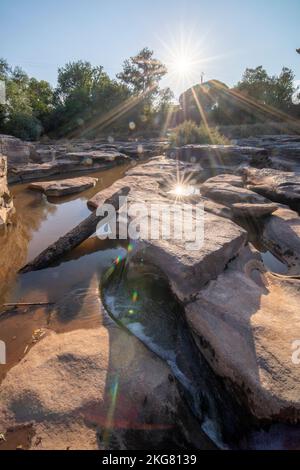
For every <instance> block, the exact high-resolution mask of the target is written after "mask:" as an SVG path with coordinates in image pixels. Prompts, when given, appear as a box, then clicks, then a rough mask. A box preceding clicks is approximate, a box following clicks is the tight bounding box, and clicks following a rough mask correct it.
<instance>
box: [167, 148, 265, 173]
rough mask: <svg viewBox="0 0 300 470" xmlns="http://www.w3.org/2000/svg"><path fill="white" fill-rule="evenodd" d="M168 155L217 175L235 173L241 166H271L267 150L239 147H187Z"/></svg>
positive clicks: (171, 150)
mask: <svg viewBox="0 0 300 470" xmlns="http://www.w3.org/2000/svg"><path fill="white" fill-rule="evenodd" d="M167 155H168V156H169V157H171V158H175V159H179V160H183V161H188V162H191V163H196V162H197V163H200V164H201V166H202V168H203V169H209V170H211V171H212V172H215V173H220V172H223V173H224V172H230V171H232V172H233V171H235V170H236V169H237V168H238V167H239V166H241V165H251V166H255V167H257V168H263V167H268V166H270V164H271V160H270V158H269V156H268V152H267V150H265V149H263V148H257V147H240V146H238V145H185V146H183V147H177V148H174V149H170V150H168V152H167Z"/></svg>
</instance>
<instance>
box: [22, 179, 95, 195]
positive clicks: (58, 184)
mask: <svg viewBox="0 0 300 470" xmlns="http://www.w3.org/2000/svg"><path fill="white" fill-rule="evenodd" d="M96 182H97V178H90V177H87V176H86V177H83V176H81V177H79V178H69V179H64V180H58V181H44V182H40V183H30V184H29V186H28V187H29V188H30V189H36V190H38V191H42V192H44V193H45V194H46V196H66V195H68V194H75V193H80V192H82V191H85V190H86V189H89V188H92V187H94V186H95V185H96Z"/></svg>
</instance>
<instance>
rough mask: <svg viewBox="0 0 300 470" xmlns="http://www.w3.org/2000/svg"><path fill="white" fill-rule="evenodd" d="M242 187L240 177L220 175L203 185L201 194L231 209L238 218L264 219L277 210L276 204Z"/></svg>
mask: <svg viewBox="0 0 300 470" xmlns="http://www.w3.org/2000/svg"><path fill="white" fill-rule="evenodd" d="M231 183H234V184H235V185H233V184H231ZM241 185H242V178H241V177H239V176H232V175H226V174H224V175H219V176H215V177H213V178H209V179H208V180H207V181H206V182H205V183H203V184H202V186H201V194H202V195H204V196H206V197H208V198H210V199H212V200H213V201H214V202H215V203H218V204H222V205H224V206H227V207H229V208H230V209H231V211H232V215H233V216H236V217H264V216H266V215H268V214H271V213H272V212H274V211H275V210H276V209H277V205H276V204H272V203H270V201H269V200H267V199H265V198H264V197H262V196H260V195H258V194H256V193H255V192H253V191H250V190H249V189H246V188H243V187H241ZM223 212H224V211H223ZM228 215H229V214H228Z"/></svg>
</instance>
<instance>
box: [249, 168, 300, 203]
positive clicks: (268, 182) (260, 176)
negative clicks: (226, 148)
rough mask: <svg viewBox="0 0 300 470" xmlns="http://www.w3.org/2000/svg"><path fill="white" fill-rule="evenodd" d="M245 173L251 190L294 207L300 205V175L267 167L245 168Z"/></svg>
mask: <svg viewBox="0 0 300 470" xmlns="http://www.w3.org/2000/svg"><path fill="white" fill-rule="evenodd" d="M243 175H244V180H245V184H246V185H247V186H248V188H250V189H251V190H253V191H256V192H257V193H259V194H262V195H263V196H265V197H268V198H269V199H271V200H273V201H277V202H282V203H285V204H289V205H290V206H291V207H293V208H294V207H297V205H298V206H299V205H300V175H298V174H296V173H292V172H285V171H280V170H273V169H267V168H264V169H262V170H256V169H254V168H245V169H243Z"/></svg>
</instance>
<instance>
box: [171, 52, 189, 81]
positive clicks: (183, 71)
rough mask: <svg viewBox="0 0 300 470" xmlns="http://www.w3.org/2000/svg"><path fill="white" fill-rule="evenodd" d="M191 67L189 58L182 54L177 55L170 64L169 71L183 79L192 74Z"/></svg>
mask: <svg viewBox="0 0 300 470" xmlns="http://www.w3.org/2000/svg"><path fill="white" fill-rule="evenodd" d="M193 65H194V64H193V61H192V59H191V57H188V56H187V55H183V54H182V55H178V56H175V57H174V58H173V59H172V61H171V62H170V71H171V72H174V73H176V74H178V75H180V76H181V77H184V76H186V75H188V74H191V73H192V72H193Z"/></svg>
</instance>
